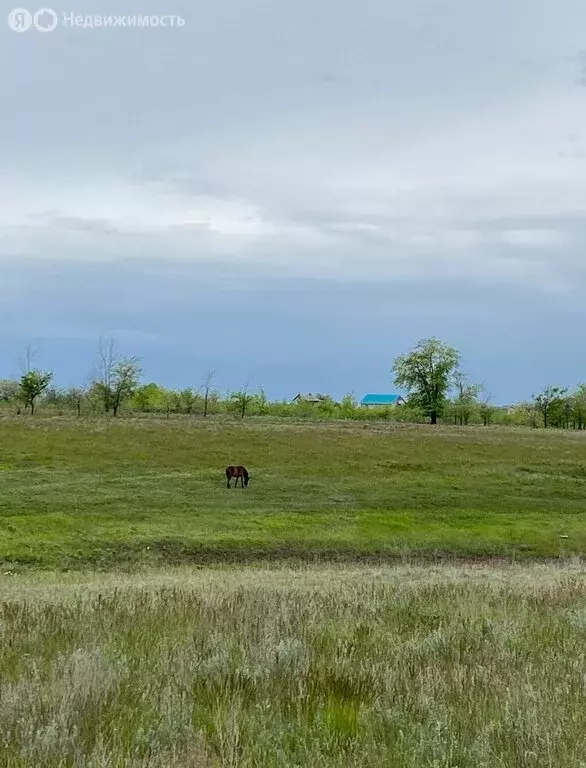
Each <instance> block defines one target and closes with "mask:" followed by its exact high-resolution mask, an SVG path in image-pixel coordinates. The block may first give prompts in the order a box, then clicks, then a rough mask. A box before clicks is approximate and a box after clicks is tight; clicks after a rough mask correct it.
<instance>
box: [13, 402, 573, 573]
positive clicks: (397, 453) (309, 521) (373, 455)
mask: <svg viewBox="0 0 586 768" xmlns="http://www.w3.org/2000/svg"><path fill="white" fill-rule="evenodd" d="M0 445H1V446H2V449H1V453H0V562H1V561H2V560H4V563H5V569H13V568H17V569H18V568H21V567H23V566H26V567H39V568H49V569H51V568H62V569H67V568H84V567H88V566H89V567H93V568H96V567H97V568H104V569H108V568H121V567H128V568H135V567H140V566H149V565H150V566H151V567H154V566H157V565H158V566H160V565H169V564H175V565H178V564H181V563H206V562H218V561H227V562H236V561H240V562H242V561H250V560H260V559H264V560H266V559H274V560H280V561H282V560H283V559H285V558H294V559H300V558H302V559H306V560H310V561H312V560H314V559H327V560H335V559H340V560H346V561H348V560H350V561H353V560H358V559H362V560H368V559H370V560H371V561H377V560H378V559H380V560H390V559H394V560H397V559H400V558H404V557H406V556H407V557H410V556H418V557H425V558H429V559H433V558H435V557H437V556H438V555H442V556H447V557H453V556H461V557H465V558H467V557H475V558H478V557H480V558H484V557H499V558H501V557H505V558H523V557H529V558H537V557H559V556H560V555H562V556H568V555H581V554H582V553H583V552H584V551H585V550H586V511H585V510H586V433H576V432H569V431H568V432H562V431H558V430H548V431H545V430H535V431H531V430H527V429H514V428H495V429H492V428H488V429H485V428H482V427H471V428H456V427H430V426H407V425H393V424H380V423H379V424H360V423H358V424H357V423H354V422H348V423H346V422H338V423H335V422H334V423H327V424H316V423H310V424H300V423H291V422H285V423H284V422H278V421H271V420H269V419H267V420H265V419H258V420H255V419H251V420H250V421H245V422H244V423H235V422H234V421H222V420H214V419H209V420H201V419H200V420H197V419H192V420H190V419H187V418H181V419H175V420H174V419H170V420H168V421H166V420H159V419H143V420H139V419H128V420H121V421H113V420H108V419H104V418H99V419H98V418H96V419H80V420H75V419H67V418H61V419H59V418H55V419H48V418H38V419H37V418H36V417H35V418H34V419H31V418H20V419H15V418H0ZM228 464H244V465H245V466H247V467H248V468H249V470H250V472H251V474H252V479H251V483H250V487H249V488H248V489H246V490H244V491H242V490H241V489H238V490H234V489H232V490H231V491H228V490H227V489H226V484H225V477H224V468H225V467H226V466H227V465H228Z"/></svg>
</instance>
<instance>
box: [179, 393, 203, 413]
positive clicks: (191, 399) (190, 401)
mask: <svg viewBox="0 0 586 768" xmlns="http://www.w3.org/2000/svg"><path fill="white" fill-rule="evenodd" d="M198 399H199V395H198V394H197V392H195V391H194V390H193V389H191V387H186V388H185V389H182V390H181V392H179V407H180V408H181V409H182V410H183V411H185V413H186V414H187V415H188V416H191V414H192V413H193V409H194V408H195V405H196V403H197V401H198Z"/></svg>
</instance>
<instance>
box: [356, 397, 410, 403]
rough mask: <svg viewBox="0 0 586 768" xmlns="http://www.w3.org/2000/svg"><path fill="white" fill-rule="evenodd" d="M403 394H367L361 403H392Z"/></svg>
mask: <svg viewBox="0 0 586 768" xmlns="http://www.w3.org/2000/svg"><path fill="white" fill-rule="evenodd" d="M400 397H401V395H365V396H364V397H363V398H362V400H361V401H360V403H361V405H392V404H393V403H396V402H397V400H398V399H399V398H400Z"/></svg>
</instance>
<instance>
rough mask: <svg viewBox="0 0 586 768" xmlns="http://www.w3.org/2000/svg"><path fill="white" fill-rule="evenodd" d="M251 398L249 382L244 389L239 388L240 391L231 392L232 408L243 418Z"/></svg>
mask: <svg viewBox="0 0 586 768" xmlns="http://www.w3.org/2000/svg"><path fill="white" fill-rule="evenodd" d="M251 399H252V397H251V395H250V394H249V392H248V384H246V385H245V386H244V388H243V389H240V390H238V392H232V393H231V394H230V403H231V406H232V410H234V411H236V413H238V414H239V415H240V418H241V419H243V418H244V417H245V416H246V409H247V408H248V405H249V403H250V401H251Z"/></svg>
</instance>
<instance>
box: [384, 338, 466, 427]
mask: <svg viewBox="0 0 586 768" xmlns="http://www.w3.org/2000/svg"><path fill="white" fill-rule="evenodd" d="M459 364H460V353H459V352H458V350H457V349H454V347H450V346H449V345H447V344H444V343H443V342H441V341H439V340H438V339H435V338H431V339H424V340H422V341H420V342H419V343H418V344H417V345H416V346H415V348H414V349H413V350H411V352H409V353H408V354H406V355H400V356H399V357H397V359H396V360H395V362H394V364H393V369H392V370H393V372H394V374H395V384H397V386H399V387H401V388H403V389H405V390H407V391H408V392H409V404H410V405H412V406H414V407H416V408H421V409H422V410H423V411H425V413H427V414H428V415H429V417H430V420H431V423H432V424H437V420H438V417H439V416H441V414H442V413H443V410H444V407H445V404H446V401H447V396H448V393H449V390H450V387H451V385H452V382H453V377H454V374H455V373H456V371H457V370H458V366H459Z"/></svg>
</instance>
